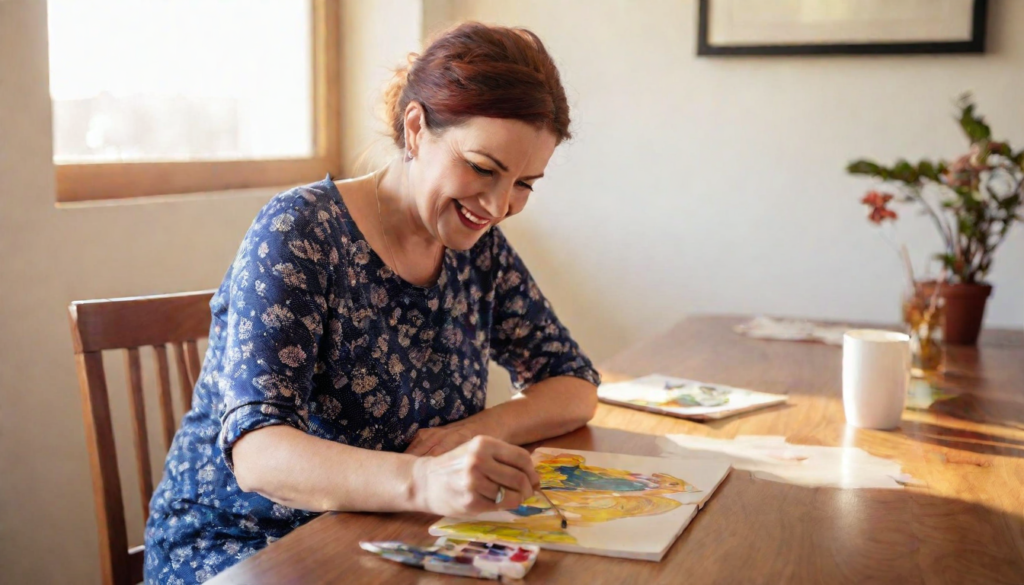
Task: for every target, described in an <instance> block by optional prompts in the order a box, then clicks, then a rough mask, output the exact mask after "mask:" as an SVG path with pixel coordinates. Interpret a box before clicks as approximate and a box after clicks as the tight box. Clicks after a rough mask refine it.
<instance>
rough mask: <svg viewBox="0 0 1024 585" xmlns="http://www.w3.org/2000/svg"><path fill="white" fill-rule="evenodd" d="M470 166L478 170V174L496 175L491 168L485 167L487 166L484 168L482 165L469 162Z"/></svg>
mask: <svg viewBox="0 0 1024 585" xmlns="http://www.w3.org/2000/svg"><path fill="white" fill-rule="evenodd" d="M469 166H470V167H471V168H472V169H473V170H474V171H476V174H478V175H483V176H485V177H490V176H492V175H494V171H491V170H487V169H485V168H483V167H480V166H477V165H475V164H473V163H469Z"/></svg>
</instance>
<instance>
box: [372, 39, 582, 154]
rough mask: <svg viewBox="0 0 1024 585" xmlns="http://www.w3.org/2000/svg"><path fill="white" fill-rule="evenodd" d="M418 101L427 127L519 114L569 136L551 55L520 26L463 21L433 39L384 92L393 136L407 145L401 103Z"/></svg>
mask: <svg viewBox="0 0 1024 585" xmlns="http://www.w3.org/2000/svg"><path fill="white" fill-rule="evenodd" d="M410 102H418V103H419V104H420V105H421V106H422V107H423V110H424V112H426V119H425V125H426V127H427V128H430V129H431V130H443V129H444V128H447V127H449V126H457V125H458V124H461V123H462V122H464V121H465V120H466V119H467V118H470V117H472V116H484V117H488V118H506V119H513V120H521V121H523V122H527V123H529V124H533V125H536V126H538V127H542V128H546V129H548V130H551V131H552V132H554V134H555V136H556V138H557V139H558V142H562V141H563V140H566V139H568V138H570V137H571V136H572V135H571V134H570V132H569V104H568V102H567V101H566V99H565V90H564V89H563V88H562V81H561V79H560V78H559V75H558V68H557V67H555V63H554V61H553V60H552V59H551V55H549V54H548V52H547V49H545V48H544V43H542V42H541V40H540V38H538V37H537V35H535V34H534V33H532V32H530V31H528V30H526V29H523V28H507V27H503V26H488V25H485V24H480V23H478V22H467V23H464V24H460V25H458V26H456V27H455V28H452V29H450V30H448V31H446V32H444V33H442V34H441V35H440V36H439V37H437V38H436V39H435V40H434V41H433V42H432V43H431V44H430V46H429V47H427V50H426V51H424V52H423V54H422V55H418V56H417V55H416V54H411V55H409V64H408V65H407V66H405V67H402V68H401V69H399V70H398V71H397V72H396V73H395V78H394V79H393V80H392V82H391V84H390V85H389V86H388V88H387V90H386V91H385V92H384V105H385V112H386V115H387V116H388V118H389V119H388V122H389V124H390V127H391V134H392V138H393V139H394V141H395V144H396V145H398V147H399V148H403V149H404V148H405V109H406V108H407V107H408V106H409V103H410Z"/></svg>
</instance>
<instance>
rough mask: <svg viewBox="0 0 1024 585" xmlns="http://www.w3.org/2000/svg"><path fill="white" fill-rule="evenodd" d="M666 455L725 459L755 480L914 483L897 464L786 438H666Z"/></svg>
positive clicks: (847, 484)
mask: <svg viewBox="0 0 1024 585" xmlns="http://www.w3.org/2000/svg"><path fill="white" fill-rule="evenodd" d="M658 445H659V446H660V447H661V448H662V452H663V453H664V455H666V456H671V457H685V458H687V459H690V460H693V459H699V458H703V457H708V458H711V459H715V460H717V459H719V458H721V457H727V458H728V459H729V461H730V462H731V463H732V466H733V467H734V468H736V469H743V470H746V471H750V472H751V473H752V474H753V475H754V477H757V478H760V479H767V480H771V481H779V482H784V483H791V484H796V485H802V486H808V487H837V488H844V489H853V488H881V489H902V488H903V485H902V484H908V483H916V482H914V480H913V479H911V478H910V477H909V476H907V475H905V474H903V473H902V472H901V468H900V464H899V463H898V462H896V461H891V460H889V459H883V458H881V457H875V456H874V455H871V454H870V453H868V452H866V451H864V450H863V449H859V448H857V447H822V446H816V445H793V444H790V443H787V442H786V438H785V437H780V436H766V435H741V436H738V437H736V438H735V439H712V438H709V437H698V436H693V435H667V436H665V437H663V438H660V439H658Z"/></svg>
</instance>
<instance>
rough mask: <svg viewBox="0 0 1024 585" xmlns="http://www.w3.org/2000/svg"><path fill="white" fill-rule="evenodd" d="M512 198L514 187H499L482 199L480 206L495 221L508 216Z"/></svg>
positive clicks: (501, 185) (500, 185)
mask: <svg viewBox="0 0 1024 585" xmlns="http://www.w3.org/2000/svg"><path fill="white" fill-rule="evenodd" d="M511 198H512V186H511V185H509V186H506V185H503V184H499V185H497V186H496V187H495V188H494V189H493V190H492V191H490V192H489V193H487V194H485V195H484V196H483V197H481V198H480V205H481V206H482V207H483V208H484V211H486V212H487V213H488V214H490V216H491V217H493V218H494V219H501V218H503V217H505V216H506V215H508V207H509V201H510V200H511Z"/></svg>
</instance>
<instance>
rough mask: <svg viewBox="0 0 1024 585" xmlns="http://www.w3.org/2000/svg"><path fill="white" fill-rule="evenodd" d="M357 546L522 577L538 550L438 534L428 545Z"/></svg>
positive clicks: (464, 570)
mask: <svg viewBox="0 0 1024 585" xmlns="http://www.w3.org/2000/svg"><path fill="white" fill-rule="evenodd" d="M359 547H360V548H362V549H363V550H365V551H367V552H371V553H373V554H375V555H379V556H380V557H382V558H385V559H387V560H389V561H394V562H396V563H402V564H403V565H410V566H414V567H421V568H423V569H426V570H428V571H432V572H434V573H443V574H446V575H458V576H460V577H474V578H477V579H500V578H502V577H506V578H509V579H522V578H523V577H525V576H526V573H528V572H529V571H530V569H531V568H533V564H534V563H535V562H536V561H537V555H539V554H540V548H538V547H536V546H533V545H527V544H512V543H503V542H478V541H473V540H458V539H453V538H439V539H438V540H437V542H435V543H434V545H433V546H427V547H421V546H413V545H410V544H406V543H404V542H398V541H385V542H360V543H359Z"/></svg>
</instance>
